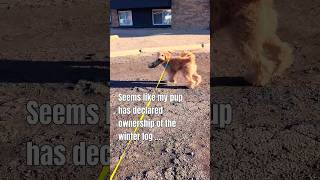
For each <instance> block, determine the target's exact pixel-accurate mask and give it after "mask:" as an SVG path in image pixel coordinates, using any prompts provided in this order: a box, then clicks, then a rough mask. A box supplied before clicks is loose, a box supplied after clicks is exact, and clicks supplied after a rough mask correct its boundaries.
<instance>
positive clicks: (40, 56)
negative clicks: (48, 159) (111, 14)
mask: <svg viewBox="0 0 320 180" xmlns="http://www.w3.org/2000/svg"><path fill="white" fill-rule="evenodd" d="M97 12H99V13H97ZM105 12H106V7H105V1H95V2H92V1H85V0H83V1H82V0H78V1H62V0H53V1H38V0H30V1H20V0H10V1H7V2H6V1H1V3H0V29H1V31H0V149H1V151H0V174H1V175H0V176H1V179H8V180H9V179H10V180H11V179H12V180H17V179H95V178H96V177H97V176H98V174H99V173H100V171H101V169H102V166H101V165H98V166H74V165H72V163H71V155H70V152H71V149H72V146H74V145H76V144H78V143H79V142H80V141H87V142H88V143H91V144H95V145H97V146H98V145H99V146H100V145H103V144H108V142H109V141H108V128H107V126H106V123H105V114H106V112H105V104H106V97H107V96H106V94H108V89H107V86H106V81H107V79H108V77H107V66H106V65H107V62H106V59H105V58H104V57H105V56H106V54H107V53H106V51H105V50H106V43H105V42H106V39H107V38H108V36H107V34H106V32H107V27H106V25H107V23H106V22H105V21H104V18H105V17H107V14H106V13H105ZM101 52H104V54H103V53H101ZM30 100H34V101H37V102H38V103H49V104H52V105H53V104H55V103H63V104H68V103H71V104H73V103H76V104H78V103H84V104H91V103H96V104H98V105H99V109H100V110H99V115H100V121H99V124H98V125H86V126H79V125H78V126H70V125H29V124H27V121H26V115H27V111H26V103H27V102H28V101H30ZM29 141H32V142H33V143H35V144H37V145H44V144H52V145H57V144H62V145H64V146H65V147H66V151H67V153H66V156H67V163H66V164H65V165H64V166H27V165H26V143H27V142H29Z"/></svg>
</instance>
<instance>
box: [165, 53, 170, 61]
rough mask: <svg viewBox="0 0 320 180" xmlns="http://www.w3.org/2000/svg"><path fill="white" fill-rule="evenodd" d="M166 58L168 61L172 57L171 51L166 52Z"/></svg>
mask: <svg viewBox="0 0 320 180" xmlns="http://www.w3.org/2000/svg"><path fill="white" fill-rule="evenodd" d="M165 58H166V60H168V61H169V60H170V59H171V53H170V52H169V51H168V52H167V53H165Z"/></svg>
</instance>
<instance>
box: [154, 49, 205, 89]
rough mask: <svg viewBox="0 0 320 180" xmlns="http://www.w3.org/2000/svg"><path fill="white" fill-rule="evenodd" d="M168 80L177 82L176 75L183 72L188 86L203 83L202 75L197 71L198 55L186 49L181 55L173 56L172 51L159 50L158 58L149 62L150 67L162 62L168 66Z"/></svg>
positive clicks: (193, 86) (192, 86)
mask: <svg viewBox="0 0 320 180" xmlns="http://www.w3.org/2000/svg"><path fill="white" fill-rule="evenodd" d="M167 62H168V65H167V68H166V73H167V80H168V81H169V82H171V83H175V82H176V81H175V75H176V74H177V72H179V71H180V72H182V75H183V76H184V78H185V79H186V80H187V82H188V87H189V88H191V89H193V88H195V87H196V86H198V85H199V84H200V83H201V80H202V78H201V76H200V75H199V74H198V73H197V64H196V56H195V55H194V54H193V53H192V52H187V51H184V52H182V53H181V54H180V55H179V56H173V55H172V53H171V52H159V53H158V59H157V60H156V61H154V62H152V63H150V64H149V66H148V67H149V68H155V67H157V66H158V65H160V64H162V65H163V66H166V63H167Z"/></svg>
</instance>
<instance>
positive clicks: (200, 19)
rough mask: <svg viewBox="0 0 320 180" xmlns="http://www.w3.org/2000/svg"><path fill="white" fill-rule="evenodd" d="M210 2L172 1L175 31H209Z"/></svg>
mask: <svg viewBox="0 0 320 180" xmlns="http://www.w3.org/2000/svg"><path fill="white" fill-rule="evenodd" d="M209 26H210V0H172V28H173V29H187V28H188V29H209Z"/></svg>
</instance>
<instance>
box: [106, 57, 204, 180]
mask: <svg viewBox="0 0 320 180" xmlns="http://www.w3.org/2000/svg"><path fill="white" fill-rule="evenodd" d="M196 56H197V62H198V67H199V68H198V69H199V74H200V75H201V76H202V78H203V83H202V84H201V86H200V87H199V88H196V89H193V90H191V89H186V87H184V82H183V79H182V78H181V76H180V78H178V79H179V84H178V85H177V86H160V89H158V91H157V94H182V95H183V98H184V100H183V102H181V103H169V102H167V103H164V102H153V104H152V105H151V107H160V106H162V107H163V108H164V114H163V115H162V116H159V115H158V116H157V115H150V116H146V117H145V119H146V120H150V119H151V120H160V119H162V120H166V119H168V120H175V121H176V122H177V127H176V128H152V129H150V128H141V130H140V133H148V132H149V133H153V134H154V136H155V138H161V139H162V140H159V141H151V142H148V141H136V142H134V143H133V144H132V145H131V148H130V149H129V151H128V152H127V155H126V158H125V159H124V160H123V161H122V164H121V166H120V168H119V169H118V172H117V174H116V176H115V177H116V179H209V177H210V176H209V169H210V167H209V164H210V159H209V158H208V157H209V153H210V149H209V148H210V147H209V142H210V138H209V137H210V136H209V134H210V119H209V113H210V86H209V83H210V78H209V77H210V68H209V57H210V54H209V53H197V55H196ZM155 58H156V55H154V56H134V57H133V56H132V57H121V58H120V57H119V58H112V60H111V64H110V67H111V69H110V70H111V71H110V72H111V76H110V77H111V82H110V83H111V90H110V94H111V97H110V100H111V105H110V106H111V109H110V110H111V119H110V120H111V126H110V127H111V129H110V130H111V131H110V141H111V151H110V152H111V157H112V159H111V169H113V168H114V166H115V164H116V163H117V161H118V159H119V157H120V153H121V152H122V151H123V149H124V147H125V143H126V142H124V141H122V142H120V141H118V134H119V133H124V132H132V130H133V128H119V127H118V125H117V123H118V121H119V120H127V119H130V120H131V119H134V120H136V119H137V118H139V117H138V116H137V115H136V116H134V115H119V114H118V113H117V107H118V106H121V107H133V106H141V107H144V106H145V103H144V102H119V101H118V94H143V93H152V90H153V89H154V87H155V86H156V81H157V80H158V79H159V76H160V74H161V72H162V70H163V68H162V67H158V68H156V69H148V68H147V65H148V63H150V62H152V61H154V60H155Z"/></svg>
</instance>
